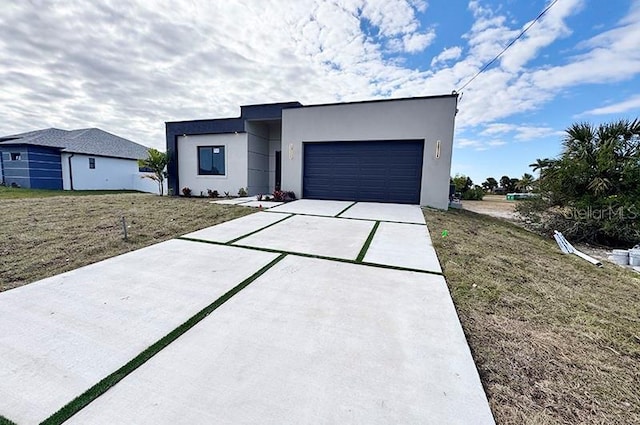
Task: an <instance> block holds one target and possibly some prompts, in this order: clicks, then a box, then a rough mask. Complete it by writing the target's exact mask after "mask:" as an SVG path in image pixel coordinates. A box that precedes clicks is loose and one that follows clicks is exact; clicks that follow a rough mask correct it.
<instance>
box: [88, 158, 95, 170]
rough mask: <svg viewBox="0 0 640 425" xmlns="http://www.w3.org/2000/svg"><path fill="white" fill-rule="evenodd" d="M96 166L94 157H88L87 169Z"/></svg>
mask: <svg viewBox="0 0 640 425" xmlns="http://www.w3.org/2000/svg"><path fill="white" fill-rule="evenodd" d="M95 168H96V159H95V158H89V169H90V170H93V169H95Z"/></svg>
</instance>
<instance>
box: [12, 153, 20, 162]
mask: <svg viewBox="0 0 640 425" xmlns="http://www.w3.org/2000/svg"><path fill="white" fill-rule="evenodd" d="M11 160H12V161H20V152H11Z"/></svg>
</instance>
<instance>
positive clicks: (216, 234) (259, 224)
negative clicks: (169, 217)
mask: <svg viewBox="0 0 640 425" xmlns="http://www.w3.org/2000/svg"><path fill="white" fill-rule="evenodd" d="M289 216H290V214H277V213H276V214H268V213H265V212H257V213H255V214H249V215H245V216H244V217H240V218H236V219H234V220H230V221H225V222H224V223H220V224H216V225H215V226H211V227H207V228H206V229H202V230H198V231H195V232H192V233H188V234H186V235H184V236H183V237H185V238H191V239H201V240H204V241H211V242H221V243H227V242H229V241H232V240H234V239H237V238H239V237H240V236H244V235H248V234H249V233H251V232H255V231H256V230H259V229H262V228H264V227H267V226H269V225H271V224H273V223H276V222H278V221H280V220H283V219H285V218H287V217H289Z"/></svg>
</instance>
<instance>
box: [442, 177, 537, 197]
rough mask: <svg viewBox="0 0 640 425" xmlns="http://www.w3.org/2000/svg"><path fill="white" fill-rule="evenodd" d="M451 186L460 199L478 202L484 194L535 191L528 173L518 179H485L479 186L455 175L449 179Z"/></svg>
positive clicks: (533, 180) (467, 178)
mask: <svg viewBox="0 0 640 425" xmlns="http://www.w3.org/2000/svg"><path fill="white" fill-rule="evenodd" d="M451 184H452V185H454V186H455V191H456V193H457V194H458V196H460V198H461V199H465V200H478V201H479V200H482V198H483V197H484V195H486V194H496V195H504V194H507V193H523V192H532V191H535V189H536V179H535V177H533V175H531V174H529V173H524V175H523V176H522V177H520V178H519V179H518V178H513V177H509V176H502V177H501V178H500V180H499V181H498V180H496V179H495V178H493V177H487V179H486V180H485V181H484V182H483V183H482V184H481V185H477V184H474V183H473V180H471V178H469V177H467V176H465V175H462V174H456V175H455V177H452V178H451Z"/></svg>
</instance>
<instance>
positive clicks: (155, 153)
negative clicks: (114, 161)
mask: <svg viewBox="0 0 640 425" xmlns="http://www.w3.org/2000/svg"><path fill="white" fill-rule="evenodd" d="M148 155H149V156H148V157H147V158H146V159H139V160H138V166H139V167H143V168H147V169H149V173H151V174H145V175H144V176H142V178H147V179H151V180H154V181H156V182H157V183H158V189H159V193H160V196H162V195H164V179H166V178H167V171H166V168H167V164H169V154H168V153H167V152H160V151H159V150H157V149H154V148H150V149H149V150H148Z"/></svg>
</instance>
